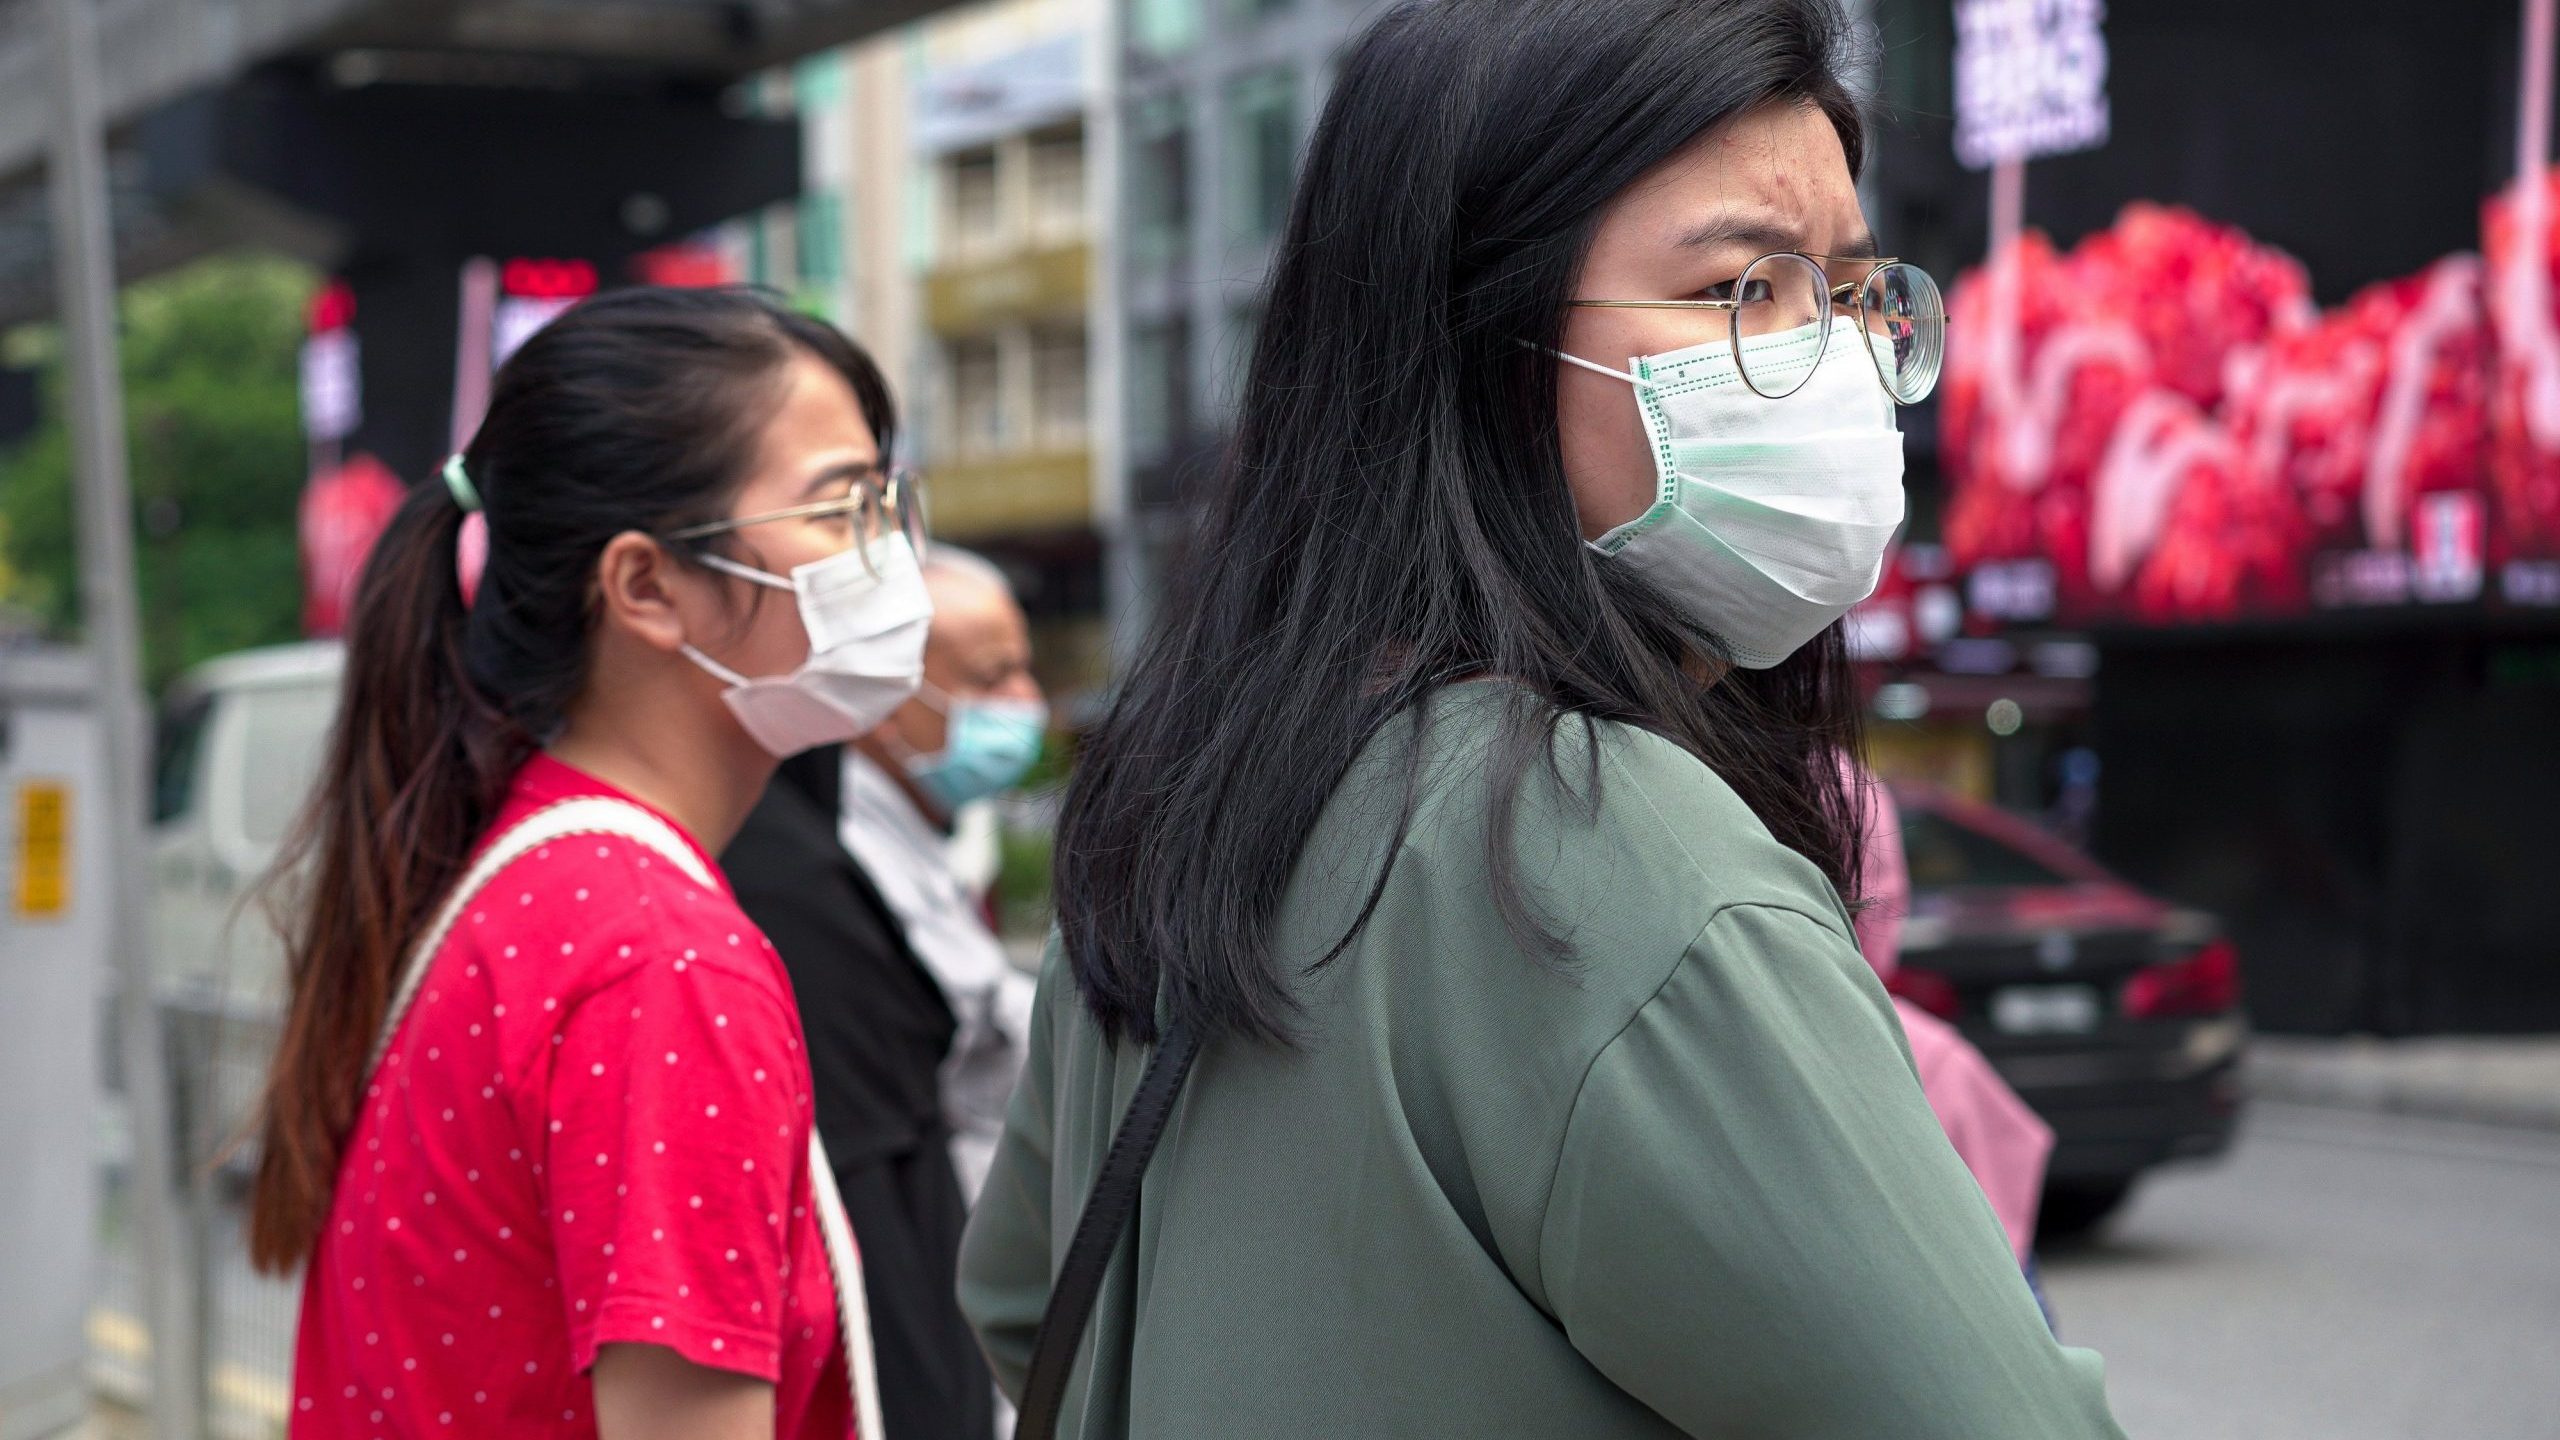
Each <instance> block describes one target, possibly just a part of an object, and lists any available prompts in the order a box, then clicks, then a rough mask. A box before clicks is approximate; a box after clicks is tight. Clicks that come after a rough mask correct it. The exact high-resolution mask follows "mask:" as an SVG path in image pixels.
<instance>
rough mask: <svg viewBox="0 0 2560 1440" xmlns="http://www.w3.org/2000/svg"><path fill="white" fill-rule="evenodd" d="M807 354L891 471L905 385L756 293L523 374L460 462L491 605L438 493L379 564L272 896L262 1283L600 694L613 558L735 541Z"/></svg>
mask: <svg viewBox="0 0 2560 1440" xmlns="http://www.w3.org/2000/svg"><path fill="white" fill-rule="evenodd" d="M802 355H806V356H810V357H813V358H815V359H817V360H819V361H821V362H823V363H825V364H826V365H828V366H830V367H832V368H833V369H834V370H835V371H836V372H837V373H838V374H840V375H842V376H843V377H844V379H845V382H846V384H848V385H849V386H851V387H852V389H853V393H854V399H855V401H856V403H857V404H859V405H860V406H861V408H862V412H863V417H864V418H865V419H866V420H868V421H869V422H870V425H871V430H872V433H873V434H874V435H875V436H877V437H878V439H879V442H880V448H881V453H883V454H886V453H888V451H889V448H890V446H891V445H892V444H894V443H895V439H896V430H897V414H896V411H895V410H894V409H893V408H892V407H891V405H890V400H889V387H888V385H887V384H886V383H885V382H884V381H883V380H882V379H881V376H880V371H879V368H878V367H877V366H875V365H874V364H873V363H872V361H871V358H870V357H869V356H868V355H865V354H864V353H863V352H862V350H861V349H860V348H859V347H857V346H855V345H854V343H853V342H852V341H850V340H848V339H846V338H845V337H844V336H843V335H842V334H840V333H838V332H837V331H836V330H835V329H834V328H833V327H832V326H829V325H827V324H826V323H824V322H823V321H819V320H814V319H811V318H809V317H808V316H805V315H800V314H796V313H794V312H792V311H791V310H789V309H788V308H786V307H784V306H783V305H781V304H780V303H778V302H777V301H776V300H775V299H774V298H773V297H771V296H769V295H767V294H764V293H762V292H759V291H754V290H747V289H717V290H660V289H639V290H624V291H617V292H614V293H612V294H609V295H605V296H602V297H599V298H597V299H594V300H590V301H588V302H586V303H585V304H583V305H580V306H579V307H577V308H576V309H574V310H571V311H570V312H568V313H567V314H566V315H563V316H562V317H560V318H559V319H557V320H555V321H553V322H552V323H551V324H550V325H548V326H546V327H544V328H543V329H542V330H541V331H539V332H537V333H536V334H535V335H534V336H533V337H532V338H531V339H529V340H527V341H526V342H525V343H524V346H523V348H521V349H519V350H518V351H517V352H516V353H515V355H514V356H513V357H512V358H510V359H509V360H508V361H507V363H506V365H505V366H504V368H502V369H501V370H500V371H499V372H498V376H497V380H496V383H495V385H494V386H493V387H492V393H491V396H490V400H489V413H488V415H487V417H486V418H484V419H483V420H482V421H481V422H480V430H479V433H478V434H477V435H475V436H473V437H472V440H471V444H470V446H469V448H468V449H466V450H465V451H464V452H463V466H464V473H465V475H466V476H467V478H468V480H469V481H470V483H471V485H472V486H473V487H475V488H476V490H477V491H478V494H479V498H480V500H481V502H482V509H483V511H484V513H485V514H486V515H487V517H488V526H489V550H488V560H487V563H486V565H485V567H484V568H483V570H482V571H481V576H480V587H479V590H478V592H477V594H476V595H474V596H473V597H472V598H471V599H470V600H469V601H467V602H466V601H465V600H464V598H463V595H462V591H461V588H460V586H459V584H458V582H457V579H456V572H455V555H454V552H455V545H456V542H457V539H458V537H459V535H460V533H461V530H462V526H463V511H462V509H461V507H460V506H459V505H457V504H456V503H455V501H454V497H453V496H452V495H451V494H449V493H448V492H447V490H446V487H445V485H444V484H443V483H441V482H440V481H436V480H428V481H426V482H425V483H423V484H421V485H419V486H418V487H417V488H415V489H413V490H412V491H411V492H410V494H409V497H408V499H407V500H406V501H405V502H403V503H402V505H401V507H400V509H399V511H398V512H397V513H396V514H394V515H393V516H392V519H391V523H390V525H389V527H388V528H387V529H385V530H384V531H383V534H382V537H381V539H380V540H378V541H377V542H375V544H374V547H373V553H372V554H371V555H370V556H368V557H367V558H366V561H365V567H364V575H363V578H362V580H361V581H360V583H359V584H358V586H357V590H356V603H355V613H354V616H353V624H351V625H350V626H349V628H348V632H347V667H346V679H345V684H344V688H343V690H342V692H341V697H340V700H339V704H338V720H337V725H336V728H335V729H334V730H333V731H332V732H331V734H330V737H329V750H328V757H327V760H326V761H325V763H324V764H323V766H322V768H321V773H320V781H319V786H318V788H317V789H316V790H315V791H314V793H313V795H312V798H311V802H310V804H309V805H308V807H307V808H306V809H305V810H304V812H303V816H302V820H301V823H300V825H299V826H298V827H297V829H296V831H295V834H294V838H293V840H292V842H291V844H290V845H289V846H288V847H287V849H286V852H285V855H284V858H283V860H282V861H281V863H279V865H278V866H277V868H276V872H275V873H276V879H275V881H274V882H272V885H273V888H271V889H270V891H269V898H270V902H271V906H272V908H273V909H274V911H275V913H276V915H277V918H278V919H279V921H280V922H281V923H282V927H283V929H284V930H285V932H286V978H287V982H288V986H289V993H288V998H287V1001H286V1005H285V1016H284V1031H283V1036H282V1038H281V1039H280V1041H279V1042H278V1044H277V1047H276V1054H275V1058H274V1060H273V1061H272V1062H271V1063H270V1065H269V1069H268V1079H267V1091H266V1100H265V1104H264V1107H263V1112H262V1114H261V1117H260V1122H259V1123H260V1131H261V1135H262V1137H263V1142H264V1143H263V1145H262V1147H261V1149H260V1153H259V1159H258V1176H257V1182H256V1188H255V1191H254V1193H253V1195H252V1197H251V1204H250V1216H249V1249H250V1256H251V1258H252V1259H253V1260H254V1261H255V1262H256V1263H257V1264H258V1265H260V1266H261V1267H263V1268H266V1269H269V1270H283V1269H286V1268H289V1267H290V1266H292V1265H293V1264H295V1263H296V1262H297V1261H299V1260H301V1259H302V1258H303V1257H304V1256H305V1255H306V1254H308V1253H309V1251H310V1249H311V1244H312V1241H313V1240H314V1239H315V1238H316V1236H317V1235H318V1233H319V1229H320V1226H321V1224H322V1222H323V1220H324V1219H325V1218H326V1216H327V1213H328V1207H329V1192H330V1187H331V1185H332V1184H333V1183H334V1182H335V1180H336V1178H337V1172H338V1160H339V1151H340V1150H341V1149H342V1148H343V1147H344V1145H345V1144H346V1138H347V1135H348V1133H349V1132H350V1131H351V1130H352V1129H353V1127H354V1124H355V1117H356V1109H357V1102H358V1101H359V1099H360V1098H361V1094H362V1091H363V1089H364V1085H365V1078H366V1077H365V1073H364V1063H365V1059H366V1057H367V1056H368V1054H369V1053H370V1051H371V1048H372V1043H373V1034H374V1030H375V1028H376V1027H378V1026H379V1025H380V1024H381V1023H382V1016H383V1012H384V1010H385V1009H386V1008H387V1007H388V1005H389V1002H390V997H391V990H392V986H393V983H394V981H395V979H396V977H397V974H398V971H399V967H400V964H401V961H402V960H403V959H404V958H405V956H406V954H407V951H408V947H409V946H410V945H411V944H412V943H414V941H415V938H416V936H417V934H418V932H419V930H420V929H421V928H422V927H423V925H424V924H425V921H426V919H427V911H428V907H430V906H432V905H434V904H436V903H437V902H438V901H440V900H442V899H443V897H444V893H445V891H446V890H447V889H448V888H449V887H451V886H452V885H453V884H454V882H455V881H456V880H458V879H459V878H460V877H461V873H462V868H463V863H464V861H465V860H466V859H467V858H468V857H469V855H470V853H471V849H472V846H473V845H474V844H475V843H476V842H477V841H478V840H479V838H480V835H481V832H482V831H483V830H485V829H486V828H487V827H488V825H489V824H490V822H491V821H492V820H494V819H495V818H496V816H497V812H498V808H499V806H500V804H501V803H502V802H503V801H504V800H505V798H506V793H507V787H508V784H509V782H510V781H511V780H512V779H513V778H514V776H515V773H516V770H517V769H518V768H519V767H520V766H522V765H523V764H524V762H525V760H526V759H528V758H529V757H530V756H531V755H532V754H533V752H534V750H535V749H536V748H537V747H538V746H540V745H541V744H542V743H543V742H544V741H545V740H546V739H547V738H548V737H549V736H550V734H551V733H552V732H553V731H554V730H555V729H556V728H557V727H558V726H559V725H560V723H561V721H562V720H563V719H564V718H565V717H566V713H567V710H568V707H569V704H570V702H571V701H573V700H575V699H576V698H577V696H578V693H579V691H580V689H581V688H582V687H583V686H584V685H585V683H586V678H587V662H588V656H589V650H590V644H589V642H590V639H591V632H592V630H593V628H594V624H593V622H594V618H595V604H594V589H595V570H596V558H597V556H598V555H599V554H601V553H602V552H603V550H604V547H605V545H606V544H607V543H608V542H609V541H611V540H612V539H613V538H614V537H615V536H617V535H620V534H622V533H623V532H625V531H629V530H638V531H641V532H644V533H660V534H663V533H665V532H666V531H668V530H670V529H674V528H678V527H681V526H684V525H687V524H693V523H698V522H703V521H710V520H717V519H719V518H720V517H721V516H722V514H724V513H725V512H726V509H727V507H728V505H729V503H730V499H731V497H732V495H734V494H735V492H736V490H737V487H738V485H739V483H740V482H741V481H743V480H744V479H745V478H746V473H747V470H748V468H749V467H750V465H751V464H752V463H753V461H754V459H755V450H756V446H757V444H758V441H759V439H760V437H761V435H762V433H763V429H764V426H765V423H766V421H768V420H769V419H770V418H771V417H772V415H773V413H774V411H775V409H776V408H778V407H779V406H780V404H781V403H782V400H783V397H784V394H785V386H784V383H783V382H784V380H785V378H786V376H787V367H788V365H789V364H790V362H791V361H792V360H794V359H795V358H797V357H799V356H802ZM677 553H678V554H679V555H680V556H682V555H684V554H685V552H682V551H679V552H677ZM688 558H689V557H688Z"/></svg>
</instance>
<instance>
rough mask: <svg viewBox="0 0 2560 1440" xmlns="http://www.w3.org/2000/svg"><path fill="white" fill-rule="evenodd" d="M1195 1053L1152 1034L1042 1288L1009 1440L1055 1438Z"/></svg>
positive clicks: (1170, 1036) (1178, 1038)
mask: <svg viewBox="0 0 2560 1440" xmlns="http://www.w3.org/2000/svg"><path fill="white" fill-rule="evenodd" d="M1199 1052H1200V1042H1199V1041H1197V1040H1195V1039H1193V1038H1192V1035H1191V1032H1190V1031H1189V1030H1188V1029H1186V1028H1185V1027H1183V1026H1182V1025H1180V1024H1173V1025H1167V1026H1166V1027H1164V1033H1163V1034H1161V1035H1159V1036H1158V1037H1156V1053H1155V1054H1154V1055H1153V1056H1152V1057H1150V1058H1149V1059H1148V1061H1147V1070H1146V1073H1145V1074H1144V1075H1142V1076H1140V1077H1139V1078H1138V1093H1137V1095H1136V1096H1134V1097H1133V1098H1132V1099H1131V1100H1130V1101H1129V1113H1128V1114H1127V1115H1126V1116H1125V1117H1123V1118H1122V1119H1121V1121H1120V1131H1119V1133H1118V1134H1116V1135H1114V1136H1112V1137H1111V1149H1110V1151H1109V1152H1108V1153H1106V1154H1105V1155H1104V1156H1103V1157H1102V1170H1101V1173H1099V1174H1097V1175H1095V1176H1094V1178H1093V1193H1092V1194H1091V1195H1089V1196H1087V1197H1085V1202H1084V1214H1083V1216H1082V1217H1081V1218H1079V1219H1078V1220H1077V1221H1076V1233H1075V1238H1074V1239H1073V1240H1071V1241H1069V1242H1068V1245H1067V1259H1066V1263H1065V1264H1064V1265H1062V1266H1061V1267H1059V1270H1058V1281H1057V1283H1056V1284H1055V1285H1053V1286H1051V1287H1050V1288H1049V1308H1048V1309H1047V1310H1046V1311H1044V1312H1042V1314H1041V1316H1040V1329H1039V1332H1038V1333H1037V1334H1036V1335H1035V1336H1033V1338H1032V1341H1031V1374H1030V1378H1029V1379H1027V1380H1025V1381H1024V1382H1023V1386H1022V1415H1021V1418H1020V1419H1019V1420H1017V1421H1016V1422H1015V1423H1014V1427H1013V1433H1014V1440H1050V1437H1051V1436H1053V1435H1055V1434H1056V1433H1057V1429H1058V1407H1059V1405H1060V1404H1061V1403H1062V1402H1064V1401H1065V1399H1066V1394H1067V1374H1068V1372H1069V1371H1070V1370H1072V1369H1074V1367H1075V1362H1076V1349H1077V1346H1078V1345H1079V1344H1081V1343H1082V1341H1083V1339H1084V1327H1085V1322H1087V1321H1089V1320H1091V1319H1092V1318H1093V1302H1094V1298H1095V1297H1096V1296H1097V1295H1099V1294H1100V1293H1101V1291H1102V1275H1103V1272H1104V1271H1106V1270H1108V1269H1110V1268H1111V1253H1112V1252H1113V1251H1114V1250H1116V1249H1118V1248H1119V1246H1120V1235H1121V1232H1122V1231H1125V1230H1127V1229H1128V1228H1129V1215H1130V1212H1131V1211H1133V1210H1135V1209H1137V1207H1138V1182H1139V1181H1140V1180H1142V1179H1144V1178H1145V1176H1146V1173H1147V1161H1149V1160H1150V1159H1152V1158H1154V1156H1155V1153H1156V1142H1157V1141H1159V1140H1161V1139H1163V1138H1164V1126H1165V1121H1166V1120H1167V1119H1168V1118H1169V1117H1171V1116H1172V1114H1173V1102H1174V1099H1175V1097H1176V1096H1178V1095H1180V1094H1181V1093H1182V1081H1183V1078H1184V1077H1185V1076H1187V1075H1189V1074H1190V1073H1191V1061H1192V1059H1193V1057H1194V1056H1196V1055H1198V1054H1199Z"/></svg>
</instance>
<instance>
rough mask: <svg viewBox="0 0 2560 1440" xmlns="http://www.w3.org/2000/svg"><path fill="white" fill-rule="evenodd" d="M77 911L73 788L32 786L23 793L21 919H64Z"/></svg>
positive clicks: (56, 783)
mask: <svg viewBox="0 0 2560 1440" xmlns="http://www.w3.org/2000/svg"><path fill="white" fill-rule="evenodd" d="M70 906H71V787H70V786H68V785H64V784H62V783H60V782H59V781H53V780H30V781H27V782H26V783H24V784H22V785H20V786H19V787H18V914H19V915H21V916H23V917H25V918H27V919H29V920H54V919H59V918H61V916H62V913H63V912H64V911H65V910H67V909H69V908H70Z"/></svg>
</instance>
